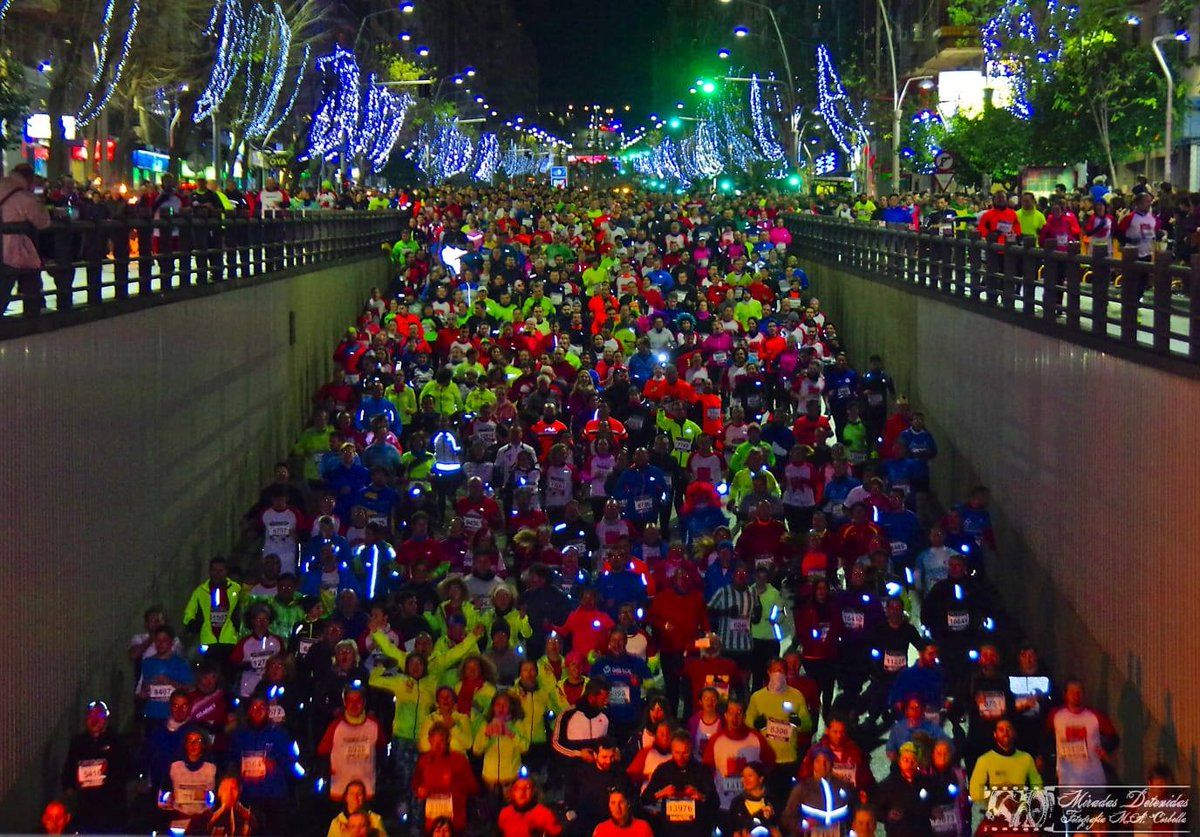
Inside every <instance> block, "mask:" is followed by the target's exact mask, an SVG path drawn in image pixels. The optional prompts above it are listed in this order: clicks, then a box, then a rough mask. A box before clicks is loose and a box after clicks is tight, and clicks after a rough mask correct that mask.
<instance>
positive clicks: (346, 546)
mask: <svg viewBox="0 0 1200 837" xmlns="http://www.w3.org/2000/svg"><path fill="white" fill-rule="evenodd" d="M326 543H331V544H333V554H334V555H336V556H337V557H338V559H339V560H343V559H345V558H347V557H349V555H350V541H348V540H346V539H345V538H343V537H342V536H341V535H334V536H333V537H332V538H329V539H328V541H326V539H325V538H319V537H318V538H312V539H311V540H310V541H309V542H308V543H306V544H305V545H304V557H303V560H302V561H301V562H300V573H301V575H302V576H303V574H305V573H307V572H308V570H309V568H310V567H314V566H316V564H317V560H318V559H319V558H320V557H321V548H322V547H323V546H325V544H326ZM301 595H308V594H306V593H303V592H301ZM312 595H316V594H315V593H314V594H312Z"/></svg>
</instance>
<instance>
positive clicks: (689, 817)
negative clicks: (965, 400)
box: [663, 799, 696, 822]
mask: <svg viewBox="0 0 1200 837" xmlns="http://www.w3.org/2000/svg"><path fill="white" fill-rule="evenodd" d="M663 812H664V813H665V814H666V815H667V821H668V822H695V821H696V800H694V799H668V800H667V804H666V806H665V808H664V811H663Z"/></svg>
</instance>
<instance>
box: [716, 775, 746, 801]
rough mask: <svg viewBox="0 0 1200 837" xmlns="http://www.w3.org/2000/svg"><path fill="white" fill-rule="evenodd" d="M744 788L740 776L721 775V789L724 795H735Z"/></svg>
mask: <svg viewBox="0 0 1200 837" xmlns="http://www.w3.org/2000/svg"><path fill="white" fill-rule="evenodd" d="M743 789H744V785H743V784H742V777H741V776H740V775H739V776H722V777H721V790H722V791H723V792H724V793H725V795H726V796H737V795H738V794H739V793H741V792H742V790H743Z"/></svg>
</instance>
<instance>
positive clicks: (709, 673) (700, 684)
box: [683, 657, 744, 743]
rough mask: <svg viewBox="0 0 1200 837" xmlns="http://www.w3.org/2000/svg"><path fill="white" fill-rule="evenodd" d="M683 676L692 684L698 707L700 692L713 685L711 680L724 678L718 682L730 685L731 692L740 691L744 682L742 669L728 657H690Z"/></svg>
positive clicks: (694, 701)
mask: <svg viewBox="0 0 1200 837" xmlns="http://www.w3.org/2000/svg"><path fill="white" fill-rule="evenodd" d="M683 676H684V678H686V679H687V681H688V682H689V683H691V684H692V701H693V703H694V704H696V705H699V703H700V691H701V690H702V689H703V688H704V687H705V686H712V685H713V682H712V681H711V680H710V679H709V678H722V679H721V680H718V681H717V682H724V683H728V684H729V688H730V690H737V689H740V688H741V686H742V683H743V682H744V678H743V677H742V670H741V668H740V667H739V666H738V664H737V663H735V662H734V661H733V660H731V659H729V658H728V657H689V658H688V659H687V661H686V662H685V663H684V664H683ZM710 743H711V742H710Z"/></svg>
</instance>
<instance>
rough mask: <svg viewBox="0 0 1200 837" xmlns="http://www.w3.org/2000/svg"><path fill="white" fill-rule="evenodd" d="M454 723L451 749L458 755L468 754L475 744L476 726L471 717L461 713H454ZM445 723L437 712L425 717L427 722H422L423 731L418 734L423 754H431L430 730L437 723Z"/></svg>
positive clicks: (451, 728)
mask: <svg viewBox="0 0 1200 837" xmlns="http://www.w3.org/2000/svg"><path fill="white" fill-rule="evenodd" d="M451 717H453V718H454V723H453V724H452V725H451V726H450V749H451V750H453V751H454V752H456V753H463V754H466V753H468V752H470V751H471V745H473V744H474V743H475V724H474V722H473V721H472V720H471V716H470V715H464V714H462V713H461V712H457V711H456V712H454V713H453V714H452V716H451ZM439 722H440V723H443V724H444V723H445V719H443V718H442V716H441V715H439V714H438V713H437V712H436V711H434V712H431V713H429V714H428V715H426V716H425V720H423V721H421V729H420V731H419V732H418V733H417V749H418V750H419V751H420V752H422V753H428V752H429V730H430V729H432V728H433V725H434V724H436V723H439Z"/></svg>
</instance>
